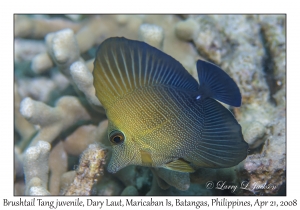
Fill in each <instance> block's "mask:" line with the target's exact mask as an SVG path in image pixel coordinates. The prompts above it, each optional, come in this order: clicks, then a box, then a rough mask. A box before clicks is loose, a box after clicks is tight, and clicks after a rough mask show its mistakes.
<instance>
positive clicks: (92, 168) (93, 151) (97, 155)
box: [65, 144, 107, 195]
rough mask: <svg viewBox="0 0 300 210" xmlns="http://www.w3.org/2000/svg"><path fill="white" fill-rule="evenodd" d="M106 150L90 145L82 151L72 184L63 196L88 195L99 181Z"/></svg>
mask: <svg viewBox="0 0 300 210" xmlns="http://www.w3.org/2000/svg"><path fill="white" fill-rule="evenodd" d="M106 152H107V151H106V149H103V148H101V147H100V146H99V145H97V144H91V145H90V146H89V147H88V149H87V150H85V151H84V153H83V155H82V157H81V159H80V165H79V168H78V169H77V172H76V173H77V174H76V177H75V179H74V182H73V183H72V184H71V186H70V187H69V189H68V190H67V192H66V193H65V195H90V194H91V191H92V187H93V185H94V183H96V182H97V181H99V179H100V178H101V176H102V174H103V166H104V165H105V156H106Z"/></svg>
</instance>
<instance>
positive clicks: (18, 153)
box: [14, 15, 286, 195]
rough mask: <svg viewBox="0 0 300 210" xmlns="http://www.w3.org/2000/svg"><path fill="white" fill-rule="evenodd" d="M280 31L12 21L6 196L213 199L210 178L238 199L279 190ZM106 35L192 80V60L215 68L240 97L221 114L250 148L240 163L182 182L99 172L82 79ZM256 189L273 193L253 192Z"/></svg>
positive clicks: (251, 20) (241, 20)
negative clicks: (147, 47)
mask: <svg viewBox="0 0 300 210" xmlns="http://www.w3.org/2000/svg"><path fill="white" fill-rule="evenodd" d="M76 17H77V19H76ZM78 17H79V18H78ZM285 27H286V25H285V16H284V15H233V16H230V15H181V16H178V15H88V16H87V15H85V16H75V19H74V17H73V16H59V17H52V16H41V15H35V16H30V15H16V16H15V38H17V39H16V40H15V81H14V82H15V88H14V98H15V101H14V102H15V104H14V113H15V115H14V117H15V125H14V126H15V127H14V128H15V133H16V135H15V173H14V176H15V194H16V195H24V194H26V195H49V194H50V193H51V194H52V195H58V194H68V195H71V194H73V195H120V194H121V195H146V194H147V195H220V194H222V192H220V191H218V190H207V189H206V188H205V183H206V182H207V181H215V180H219V179H221V180H226V181H228V182H230V183H234V184H238V185H240V183H242V182H243V181H245V180H247V181H248V182H249V190H241V191H236V192H234V193H235V194H238V195H253V194H264V195H276V194H277V193H278V192H282V189H284V186H285V184H284V183H285V172H286V169H285V156H286V153H285V152H286V151H285V101H286V99H285V98H286V92H285V91H286V90H285V87H286V81H285V80H286V78H285V73H286V70H285V66H286V63H285V56H286V55H285V48H286V43H285V38H286V34H285ZM114 36H124V37H126V38H129V39H135V40H140V41H145V42H147V43H149V44H151V45H153V46H155V47H157V48H159V49H161V50H162V51H164V52H165V53H167V54H169V55H171V56H172V57H174V58H175V59H177V60H178V61H179V62H180V63H181V64H182V65H183V66H184V67H185V68H186V69H187V70H188V71H189V72H190V73H191V74H192V75H193V76H194V77H195V78H196V79H198V78H197V71H196V65H195V63H196V61H197V59H204V60H208V61H211V62H213V63H215V64H217V65H219V66H221V67H222V68H223V69H224V70H225V71H226V72H227V73H228V74H229V75H230V76H231V77H232V78H233V79H234V80H235V81H236V83H237V85H238V86H239V88H240V91H241V94H242V99H243V101H242V106H241V107H240V108H231V107H228V108H229V109H230V110H231V111H232V112H233V113H234V115H235V117H236V118H237V120H238V121H239V123H240V124H241V126H242V131H243V135H244V138H245V140H246V141H247V142H248V143H249V145H250V148H249V155H248V157H247V158H246V159H245V160H244V161H243V162H241V163H240V164H239V165H237V166H235V167H232V168H228V169H202V168H201V169H199V170H197V171H196V172H194V173H192V174H174V173H172V174H171V173H170V171H168V170H166V169H151V170H150V169H149V168H146V167H139V166H128V167H126V168H124V169H122V170H120V171H119V172H117V173H116V174H109V173H108V172H107V171H106V169H105V167H104V162H102V160H103V158H104V156H105V153H106V150H103V148H100V147H99V143H101V145H105V146H109V145H110V143H109V142H108V139H107V127H108V121H107V120H106V117H105V115H104V109H103V108H102V106H101V104H100V102H99V100H98V99H97V98H96V96H95V89H94V86H93V76H92V71H93V62H94V56H95V51H96V49H97V48H96V47H97V45H98V44H100V43H101V42H102V41H103V40H105V39H106V38H109V37H114ZM22 38H26V39H22ZM37 39H39V40H37ZM42 39H44V41H42ZM29 62H31V67H30V66H29ZM30 68H31V69H30ZM274 99H275V102H276V103H274ZM272 100H273V101H272ZM90 144H92V145H93V146H91V147H89V145H90ZM51 148H52V149H51ZM80 156H81V158H80V165H79V166H77V165H78V161H79V157H80ZM109 158H110V156H109V155H108V156H107V160H109ZM49 170H50V172H51V173H50V176H48V173H49ZM102 170H103V175H101V176H100V177H101V179H99V180H98V176H97V175H100V174H102ZM100 172H101V173H100ZM24 176H25V184H24V181H23V180H22V179H24ZM96 180H97V181H96ZM264 181H266V183H267V184H276V189H269V190H267V189H266V190H253V188H254V185H255V183H256V184H257V183H258V184H263V182H264ZM48 183H49V184H48ZM48 186H49V188H48ZM84 186H85V187H86V188H84ZM283 191H284V190H283Z"/></svg>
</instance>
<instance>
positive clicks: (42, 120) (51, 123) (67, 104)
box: [20, 96, 91, 145]
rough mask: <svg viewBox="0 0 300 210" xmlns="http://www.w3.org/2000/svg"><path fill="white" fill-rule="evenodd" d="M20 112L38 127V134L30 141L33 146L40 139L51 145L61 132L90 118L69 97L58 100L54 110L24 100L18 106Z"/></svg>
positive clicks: (74, 98)
mask: <svg viewBox="0 0 300 210" xmlns="http://www.w3.org/2000/svg"><path fill="white" fill-rule="evenodd" d="M20 112H21V114H22V116H23V117H24V118H25V119H27V120H28V121H29V122H30V123H32V124H34V125H39V127H40V130H39V132H38V134H37V135H36V136H35V137H34V139H33V140H32V141H31V145H35V143H36V142H37V141H39V140H40V139H43V140H44V141H47V142H50V143H51V142H52V141H53V140H54V139H55V138H56V137H57V136H58V135H59V134H60V132H61V131H63V130H65V129H67V128H69V127H70V126H72V125H73V124H75V123H76V122H78V121H80V120H89V119H90V118H91V117H90V115H89V113H88V112H87V111H86V110H85V108H84V107H83V106H82V105H81V103H80V101H79V100H78V99H77V98H76V97H71V96H64V97H62V98H60V99H59V100H58V101H57V102H56V106H55V108H53V107H50V106H47V105H46V104H44V103H42V102H39V101H34V100H32V99H31V98H25V99H23V101H22V102H21V104H20ZM73 113H76V115H73Z"/></svg>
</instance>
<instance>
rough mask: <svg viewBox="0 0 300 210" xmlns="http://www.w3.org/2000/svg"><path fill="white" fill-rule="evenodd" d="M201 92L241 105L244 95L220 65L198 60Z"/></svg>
mask: <svg viewBox="0 0 300 210" xmlns="http://www.w3.org/2000/svg"><path fill="white" fill-rule="evenodd" d="M197 71H198V78H199V82H200V92H201V94H202V95H205V96H207V97H211V98H214V99H217V100H219V101H221V102H223V103H226V104H228V105H231V106H235V107H239V106H241V101H242V96H241V93H240V90H239V88H238V86H237V85H236V83H235V82H234V81H233V79H232V78H231V77H229V75H228V74H226V73H225V72H224V71H223V70H222V69H221V68H219V67H218V66H216V65H214V64H212V63H209V62H205V61H202V60H198V61H197Z"/></svg>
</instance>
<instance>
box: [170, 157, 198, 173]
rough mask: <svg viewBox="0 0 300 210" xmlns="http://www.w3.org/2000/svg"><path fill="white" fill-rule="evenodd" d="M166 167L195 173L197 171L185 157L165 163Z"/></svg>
mask: <svg viewBox="0 0 300 210" xmlns="http://www.w3.org/2000/svg"><path fill="white" fill-rule="evenodd" d="M165 168H167V169H170V170H173V171H179V172H186V173H193V172H194V171H195V170H194V169H193V168H192V167H191V166H190V165H189V163H188V162H187V161H185V160H183V159H178V160H175V161H172V162H170V163H167V164H166V165H165Z"/></svg>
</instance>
